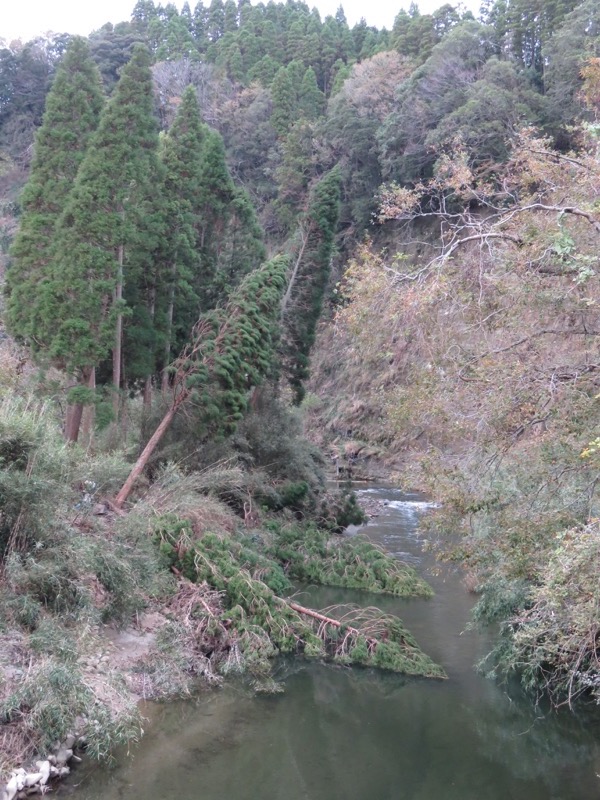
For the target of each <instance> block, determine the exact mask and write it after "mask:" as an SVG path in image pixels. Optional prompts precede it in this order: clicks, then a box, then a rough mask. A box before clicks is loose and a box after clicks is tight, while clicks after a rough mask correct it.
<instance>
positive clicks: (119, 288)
mask: <svg viewBox="0 0 600 800" xmlns="http://www.w3.org/2000/svg"><path fill="white" fill-rule="evenodd" d="M124 260H125V247H124V246H123V245H122V244H120V245H119V255H118V264H119V269H118V272H117V285H116V287H115V304H116V305H117V306H118V307H120V305H121V302H122V300H123V262H124ZM122 350H123V314H122V313H121V311H120V310H119V311H118V313H117V321H116V325H115V346H114V348H113V391H114V397H113V413H114V417H115V424H116V423H117V422H118V421H119V405H120V402H119V401H120V391H121V359H122Z"/></svg>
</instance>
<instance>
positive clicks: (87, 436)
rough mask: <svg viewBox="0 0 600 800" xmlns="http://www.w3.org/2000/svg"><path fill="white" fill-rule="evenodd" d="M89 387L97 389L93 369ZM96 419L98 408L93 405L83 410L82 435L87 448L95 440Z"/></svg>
mask: <svg viewBox="0 0 600 800" xmlns="http://www.w3.org/2000/svg"><path fill="white" fill-rule="evenodd" d="M88 387H89V388H90V389H92V390H93V389H95V388H96V369H95V367H92V370H91V372H90V377H89V379H88ZM95 417H96V407H95V406H94V404H93V403H90V404H89V405H86V407H85V408H84V410H83V417H82V421H81V433H82V438H83V442H84V445H85V447H91V446H92V442H93V438H94V420H95Z"/></svg>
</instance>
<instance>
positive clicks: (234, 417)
mask: <svg viewBox="0 0 600 800" xmlns="http://www.w3.org/2000/svg"><path fill="white" fill-rule="evenodd" d="M287 265H288V260H287V258H286V257H284V256H277V257H275V258H273V259H271V261H268V262H266V263H265V264H263V266H262V267H260V268H259V269H257V270H254V271H253V272H251V273H250V274H249V275H247V276H246V277H245V278H244V280H243V281H242V283H241V284H240V286H239V287H238V289H236V291H235V292H234V294H233V295H232V296H231V298H230V300H229V303H228V305H227V307H226V308H225V310H224V313H221V314H218V315H217V314H215V315H213V317H212V318H210V322H211V323H212V325H213V332H212V334H211V336H210V337H208V338H207V340H206V342H204V341H203V340H201V341H199V342H198V344H199V345H201V346H202V351H201V352H202V360H201V361H199V363H198V365H197V368H196V369H195V370H194V371H193V373H192V375H191V377H190V386H191V387H193V389H194V396H193V401H194V403H196V404H197V405H198V408H199V416H200V420H201V421H202V422H203V423H204V424H209V425H210V426H211V427H212V429H213V430H216V431H221V432H222V431H225V432H232V431H234V430H235V428H236V426H237V425H238V423H239V421H240V420H241V419H242V418H243V415H244V412H245V410H246V408H247V406H248V401H249V393H250V390H251V389H252V388H253V387H255V386H258V385H260V384H261V383H262V382H263V381H264V380H265V378H266V377H268V376H269V374H270V373H271V372H272V370H273V367H274V363H273V362H274V352H275V351H274V348H275V344H276V341H277V337H278V323H279V313H280V311H279V309H280V303H281V296H282V294H283V289H284V286H285V274H286V269H287Z"/></svg>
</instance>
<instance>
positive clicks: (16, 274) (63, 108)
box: [0, 0, 600, 759]
mask: <svg viewBox="0 0 600 800" xmlns="http://www.w3.org/2000/svg"><path fill="white" fill-rule="evenodd" d="M599 113H600V6H599V5H598V3H597V2H596V0H583V2H576V0H535V2H531V0H495V2H491V0H489V1H488V2H487V3H485V4H484V8H483V9H482V12H481V15H480V17H479V18H478V19H476V18H475V17H474V15H473V14H471V13H470V12H464V11H460V10H457V9H456V8H454V7H453V6H452V5H450V4H446V5H443V6H442V7H441V8H439V9H438V10H437V11H436V12H434V13H433V14H421V13H420V12H419V11H418V8H417V7H416V6H415V5H413V6H411V8H410V10H409V11H408V12H406V11H400V12H399V13H398V15H397V17H396V19H395V22H394V25H393V28H392V29H391V30H389V31H387V30H377V29H376V28H373V27H369V26H368V25H367V24H366V23H365V22H364V21H361V22H360V23H358V24H357V25H355V26H353V27H350V26H349V25H348V23H347V21H346V17H345V15H344V12H343V9H342V8H341V7H340V9H339V10H338V12H337V13H336V15H335V16H333V17H331V16H328V17H326V18H325V19H322V18H321V16H320V15H319V13H318V11H317V10H316V9H312V10H311V9H310V8H309V7H308V6H307V5H306V4H304V3H302V2H292V1H290V2H287V3H285V4H283V3H275V2H269V3H268V4H266V5H265V4H263V3H259V4H257V5H252V4H251V3H250V2H249V0H239V2H238V3H236V2H235V1H234V0H227V2H223V0H212V2H211V4H210V6H208V7H206V6H204V5H203V4H202V3H198V4H197V5H196V7H195V8H194V9H192V8H191V7H190V6H189V5H188V3H185V4H184V5H183V7H182V8H181V9H178V8H177V7H176V6H175V5H173V4H168V5H166V6H162V5H160V4H159V5H157V4H155V3H154V2H153V0H138V2H137V4H136V5H135V8H134V9H133V13H132V16H131V19H130V20H125V21H123V22H121V23H119V24H117V25H112V24H107V25H105V26H103V27H102V28H100V29H99V30H97V31H93V32H91V33H90V35H89V37H87V38H83V37H72V36H70V35H69V34H67V33H57V34H55V35H51V36H48V37H44V38H39V39H36V40H34V41H31V42H20V41H16V42H4V44H3V46H2V47H1V48H0V248H1V258H2V267H3V273H4V295H3V304H2V324H3V328H4V331H3V332H2V337H3V338H2V341H1V345H2V359H1V362H0V372H1V373H2V377H3V386H2V388H1V389H0V475H1V483H0V560H1V561H2V569H3V575H4V578H5V580H4V584H3V590H2V591H3V594H2V609H3V611H2V620H3V621H2V627H0V636H4V637H5V642H6V643H8V644H7V648H5V652H6V653H7V654H8V655H7V656H6V658H7V659H9V660H8V661H7V663H5V664H3V663H2V659H1V658H0V667H3V668H4V669H5V674H9V672H7V671H6V670H8V671H10V670H13V669H14V668H15V667H14V663H15V659H16V660H17V661H18V659H21V660H20V661H18V663H19V664H22V663H25V661H26V658H27V657H29V654H30V653H33V652H35V653H37V656H36V658H37V659H38V660H37V661H36V670H37V672H36V674H35V675H34V676H33V680H32V681H31V682H27V683H26V687H25V689H22V690H19V691H17V690H16V689H15V688H14V686H11V685H10V682H9V683H8V684H6V686H7V687H8V688H6V690H2V691H1V692H0V716H1V718H2V720H4V721H5V722H6V723H7V724H13V723H16V722H17V721H19V720H20V721H21V722H23V720H24V719H25V720H26V725H27V726H28V727H27V729H26V731H25V732H23V729H20V732H18V733H17V734H15V737H16V738H15V740H14V742H13V743H12V744H11V748H12V750H11V753H12V756H11V757H12V758H13V759H14V758H15V753H17V752H18V751H19V748H21V749H22V752H23V753H26V754H27V755H29V754H30V753H31V752H32V747H33V746H32V745H31V742H34V743H35V746H36V747H38V748H41V749H43V747H46V746H48V745H49V743H50V742H51V741H55V740H57V739H58V740H62V739H63V738H64V736H65V735H66V733H67V732H68V731H69V730H70V729H71V726H72V721H73V719H74V718H75V717H77V716H78V715H81V714H82V713H83V710H82V709H86V708H88V704H89V702H91V701H90V697H91V695H90V692H91V693H92V694H93V691H92V689H91V688H90V684H89V680H88V679H89V675H88V674H87V673H86V667H85V666H84V668H83V669H82V672H81V674H78V673H77V670H75V672H69V670H68V669H67V666H68V665H71V666H72V665H73V664H82V663H83V664H84V665H85V664H87V662H86V661H85V658H87V655H86V653H88V651H89V649H90V648H92V649H93V648H96V647H98V646H99V645H98V642H97V640H96V639H94V638H93V637H94V636H96V635H97V626H98V625H99V624H100V622H102V623H104V622H114V621H115V620H118V619H121V620H124V619H126V618H128V617H130V616H131V615H132V614H133V613H134V612H137V611H139V610H141V609H144V608H154V607H160V608H161V614H162V613H165V614H166V618H165V619H167V620H170V621H167V623H166V628H165V632H164V633H163V634H161V635H162V636H163V639H162V640H159V645H160V644H161V642H162V645H161V646H160V647H159V648H158V650H157V651H156V653H154V655H153V656H152V658H153V659H154V660H150V661H148V662H147V663H146V664H145V666H144V669H145V673H144V674H146V675H149V676H151V677H149V678H148V680H149V681H150V682H151V683H152V686H153V691H155V693H156V694H161V692H164V694H168V693H169V692H171V693H173V692H177V691H182V692H183V691H185V690H187V686H188V681H189V679H190V676H194V675H203V676H204V678H205V680H206V681H209V682H210V681H212V682H215V681H219V680H221V677H222V675H223V674H226V673H227V672H231V671H234V670H242V669H245V670H247V671H248V672H249V673H250V674H251V675H252V676H253V679H254V680H255V682H256V684H257V685H260V686H261V687H264V686H265V685H267V684H269V680H270V678H269V674H270V666H269V664H270V659H272V657H273V656H274V655H276V654H278V653H286V652H301V653H304V654H305V655H308V656H311V657H315V656H316V657H328V658H333V659H336V660H339V661H342V662H343V663H359V664H369V665H374V666H379V667H383V668H389V669H393V670H398V671H404V672H408V673H410V674H423V675H428V676H431V677H440V676H442V675H443V670H441V668H439V667H437V666H436V665H435V664H433V662H431V661H430V660H429V659H428V658H427V657H426V656H425V655H424V654H423V653H421V651H420V650H419V649H418V647H417V645H416V643H415V642H414V640H413V639H412V637H411V636H410V634H408V632H406V631H405V630H404V629H403V627H402V625H401V623H400V622H399V621H398V620H395V619H392V618H389V617H386V616H385V615H376V616H375V617H373V616H370V615H369V614H367V615H366V616H360V614H359V615H358V617H356V618H355V617H351V618H348V619H351V624H349V623H348V619H346V622H345V623H344V624H345V625H346V627H345V628H344V630H345V631H346V632H347V634H348V635H347V636H346V637H345V638H344V639H343V643H342V644H340V639H339V637H338V633H337V631H338V629H339V628H340V625H342V623H340V622H339V620H337V621H336V619H334V618H333V617H331V616H327V615H325V616H324V617H323V616H321V617H319V616H318V615H317V616H315V612H313V611H311V610H310V609H306V608H304V607H302V606H299V605H298V604H294V603H290V602H289V601H288V599H287V594H286V592H288V591H289V590H290V589H291V583H290V579H296V580H306V581H312V582H315V583H330V584H332V585H339V586H347V587H351V588H357V589H369V590H371V591H380V592H389V593H392V594H397V595H409V594H417V595H419V594H420V595H427V593H428V587H427V586H426V585H425V584H424V583H423V582H422V581H421V580H420V579H419V578H417V576H416V575H415V574H414V573H413V571H412V570H410V569H409V568H405V567H404V566H400V565H398V564H397V563H396V562H395V561H394V560H393V559H390V558H389V557H386V556H383V555H382V554H381V553H380V552H379V551H378V550H377V549H376V548H373V547H371V546H369V545H367V544H365V543H364V542H360V541H358V540H356V541H355V542H354V544H348V543H346V544H343V545H341V546H340V547H338V546H337V545H334V544H332V536H333V534H334V533H335V532H339V531H341V530H343V529H344V527H345V526H346V525H347V524H349V523H351V522H353V521H354V522H357V521H360V520H361V519H362V514H361V512H360V510H359V509H358V508H357V506H356V502H355V499H354V498H353V496H352V495H335V496H334V495H332V494H331V493H329V492H328V491H327V490H326V486H325V481H324V472H325V470H324V467H326V466H327V461H326V459H328V458H329V457H333V458H334V459H335V460H336V461H337V463H338V465H341V464H343V465H344V466H346V467H348V466H350V467H356V465H357V464H358V470H359V472H366V471H368V469H371V470H372V469H374V467H373V465H375V469H376V471H378V472H379V474H387V475H389V474H391V473H394V474H395V475H396V477H397V478H398V480H400V481H401V482H402V483H403V484H404V485H411V486H413V487H415V488H419V489H423V490H426V491H428V492H430V493H431V495H432V497H433V498H434V499H435V500H436V501H438V502H439V503H440V504H441V507H440V509H439V511H438V513H436V514H435V515H432V516H431V517H430V523H429V526H430V528H431V531H430V540H431V542H432V546H434V547H436V548H437V549H438V551H439V554H440V557H441V558H446V559H454V560H456V561H458V562H460V563H461V564H462V565H463V566H464V567H465V568H466V571H467V574H468V583H469V586H470V588H472V589H473V590H475V591H477V592H478V593H479V602H478V604H477V607H476V615H477V617H478V618H479V619H480V620H482V621H484V622H489V621H492V622H498V623H500V627H501V630H502V638H501V641H500V644H499V646H498V648H497V651H496V652H495V653H494V654H493V655H492V656H491V657H490V662H489V664H490V665H491V666H490V670H491V671H494V670H496V669H497V668H498V667H500V668H501V669H502V670H503V671H504V672H505V673H508V674H510V673H512V672H514V671H517V672H518V674H519V675H520V676H521V677H522V679H523V681H524V683H525V685H526V686H528V687H530V688H534V689H536V690H543V691H547V692H549V693H550V695H551V696H552V697H553V698H554V699H555V700H556V701H557V702H560V701H563V700H565V699H567V700H568V701H571V700H573V699H575V698H576V697H578V696H588V695H589V694H590V693H591V694H593V695H594V696H596V697H597V695H598V689H599V685H600V678H599V671H598V637H599V631H600V628H599V624H600V621H599V614H598V606H599V594H598V592H599V589H598V581H597V577H598V563H599V561H598V555H599V542H600V538H599V536H600V531H599V530H598V516H600V515H599V513H598V504H597V493H596V485H597V480H598V450H599V449H600V444H599V440H598V431H597V425H598V415H597V404H598V396H599V394H598V391H599V390H598V370H599V369H600V362H599V353H598V337H599V336H600V320H599V319H598V311H597V307H598V303H599V302H600V285H599V282H598V269H597V267H598V244H599V242H600V213H599V208H600V206H599V203H600V197H599V195H600V155H599V154H600V139H599V137H600V121H599V120H598V114H599ZM306 434H308V437H309V439H310V440H312V441H313V442H315V443H316V444H318V445H319V447H320V448H321V452H319V451H318V450H317V448H316V447H315V445H314V444H309V442H308V440H307V439H306V438H304V436H305V435H306ZM324 453H325V454H326V455H325V456H324V455H323V454H324ZM98 507H100V508H101V509H103V510H100V511H99V512H98V514H96V513H95V512H94V509H96V510H98ZM74 509H76V510H77V511H76V513H74V514H73V513H72V512H73V510H74ZM105 541H108V542H109V544H108V545H106V546H105ZM142 542H143V544H142ZM101 545H102V546H101ZM132 552H133V553H134V555H132ZM125 584H130V585H131V586H133V587H135V588H134V590H132V591H131V592H130V594H128V595H127V596H126V593H125V592H124V589H123V586H124V585H125ZM165 609H167V610H165ZM202 609H203V610H202ZM353 613H354V612H353ZM311 614H312V616H311ZM199 620H200V621H199ZM90 626H91V627H90ZM94 626H96V627H94ZM336 626H337V627H336ZM83 629H85V630H86V631H88V629H89V630H93V631H96V633H94V634H93V636H92V639H91V640H90V639H89V636H88V633H86V634H85V636H84V635H83V634H82V635H81V636H80V631H81V630H83ZM86 637H87V638H86ZM17 639H18V641H19V642H20V645H19V647H20V648H21V650H20V651H19V652H17V650H18V648H17V649H15V647H14V642H15V641H16V640H17ZM90 642H91V643H90ZM161 647H162V649H161ZM11 648H12V649H11ZM86 648H87V649H86ZM169 648H171V650H172V651H173V652H175V653H176V657H175V659H173V657H171V660H170V661H169V660H168V658H167V656H166V655H165V653H166V652H167V651H168V650H169ZM32 658H33V656H32ZM10 659H12V661H11V660H10ZM65 665H67V666H65ZM11 674H12V673H11ZM36 676H37V677H36ZM113 677H114V679H115V681H117V682H118V680H120V678H119V676H118V675H117V676H113ZM115 685H116V684H115ZM269 685H271V687H272V682H271V684H269ZM39 686H44V687H46V688H45V690H44V691H45V692H46V694H45V695H44V696H43V697H42V695H41V694H40V693H39V692H38V688H39ZM115 692H116V693H117V694H118V691H117V690H116V689H115ZM36 693H37V694H36ZM42 694H43V693H42ZM49 696H51V698H52V700H51V706H52V707H51V710H50V711H48V710H47V708H46V706H45V705H44V704H45V703H46V701H47V698H48V697H49ZM65 697H66V698H67V701H66V702H65V701H64V698H65ZM111 697H112V699H110V700H109V701H108V702H107V703H105V704H104V705H102V704H101V705H102V708H101V709H100V710H98V711H97V713H98V715H99V718H100V717H101V718H102V723H101V724H100V723H99V728H98V730H99V731H100V732H99V733H98V731H97V733H98V735H97V736H96V738H94V737H91V740H90V741H91V742H92V745H91V746H92V748H96V750H97V751H98V753H100V752H101V751H103V750H104V749H106V748H108V747H109V746H110V745H111V744H112V743H113V742H114V741H117V740H119V739H122V738H127V736H129V735H131V730H132V728H131V727H128V726H131V725H132V724H133V723H132V721H131V720H132V717H131V715H130V711H131V709H130V708H129V707H127V708H126V707H125V706H124V705H123V704H122V703H121V702H120V701H118V700H116V699H115V697H116V695H114V696H111ZM53 704H54V705H53ZM111 704H113V706H112V707H111ZM11 730H12V729H11ZM27 742H29V744H27ZM23 757H25V756H23Z"/></svg>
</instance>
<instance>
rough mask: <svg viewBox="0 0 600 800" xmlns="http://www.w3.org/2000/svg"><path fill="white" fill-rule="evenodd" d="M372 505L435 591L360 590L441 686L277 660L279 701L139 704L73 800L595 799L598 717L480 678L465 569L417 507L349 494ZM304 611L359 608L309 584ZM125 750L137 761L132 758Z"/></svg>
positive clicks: (381, 492)
mask: <svg viewBox="0 0 600 800" xmlns="http://www.w3.org/2000/svg"><path fill="white" fill-rule="evenodd" d="M359 498H360V500H361V502H362V500H363V498H368V499H369V500H376V501H378V502H381V503H382V505H383V504H384V503H385V505H383V508H384V509H385V511H382V513H381V514H380V516H379V517H378V518H377V519H376V520H372V521H370V522H369V524H368V526H367V529H366V530H367V533H368V535H369V537H370V538H372V539H373V541H375V542H376V543H378V544H380V545H382V546H384V547H386V549H388V550H389V552H391V553H394V554H397V555H398V556H399V557H402V558H403V559H405V560H409V561H410V563H411V564H413V565H414V566H415V567H416V568H417V569H418V571H419V572H420V573H421V574H423V575H425V576H426V577H427V579H428V580H429V581H430V582H431V584H432V586H433V587H434V589H435V592H436V594H435V596H434V597H433V598H430V599H427V600H419V599H408V600H398V599H394V598H388V597H382V596H381V595H377V596H374V595H362V596H361V599H363V600H364V602H367V603H368V602H370V601H373V602H377V603H378V604H381V605H382V606H383V608H384V609H385V610H386V611H388V612H389V613H395V614H399V615H400V616H402V618H403V619H404V620H405V621H406V622H407V624H408V625H409V627H410V628H411V629H412V630H414V631H415V632H418V636H419V639H420V641H422V643H423V645H424V647H425V648H426V649H428V650H429V651H430V652H432V653H434V654H435V657H436V658H437V659H438V660H440V662H441V663H442V664H443V665H444V667H445V668H446V671H447V673H448V675H449V680H448V681H444V682H440V683H438V682H436V683H432V682H428V681H423V680H422V679H419V678H407V677H405V676H401V675H393V674H386V673H382V672H380V671H376V670H371V669H367V670H362V669H361V670H349V669H347V668H344V667H339V666H326V665H323V664H320V663H318V662H317V663H315V662H307V661H303V660H302V659H293V660H289V659H284V660H282V661H280V662H279V664H278V667H277V670H276V677H277V680H278V681H279V682H281V683H282V684H283V685H284V688H285V691H284V692H283V693H282V694H278V695H274V696H258V697H257V696H255V695H253V694H252V693H251V692H249V691H248V689H247V687H244V686H243V685H241V684H235V683H234V684H229V685H228V686H227V687H224V688H223V689H220V690H219V691H218V692H216V693H211V694H208V695H206V694H204V695H202V696H201V697H200V698H198V700H197V701H191V702H185V703H178V702H176V703H174V704H167V705H163V704H161V705H159V706H157V705H154V704H151V705H146V706H145V709H144V714H145V715H147V716H148V718H149V720H150V722H149V725H148V731H147V735H146V736H145V737H144V740H143V741H142V742H140V744H139V745H136V746H135V747H134V748H133V750H132V753H131V754H129V755H128V754H126V753H125V752H123V753H122V754H119V753H118V754H117V767H116V769H115V770H112V771H106V770H102V769H98V768H94V767H93V765H92V764H91V763H90V762H88V763H87V765H85V767H84V768H83V769H81V768H78V769H77V771H76V774H75V775H74V776H73V777H72V779H69V781H68V782H67V785H66V787H65V789H66V790H69V787H70V785H71V782H73V783H77V785H78V788H77V796H78V797H79V798H81V800H100V798H102V800H117V798H119V800H134V798H135V797H138V796H140V795H143V796H144V797H145V798H146V800H160V798H163V797H164V796H166V794H168V793H171V792H173V793H176V795H177V797H179V798H181V800H193V798H194V797H197V796H198V794H199V793H201V794H202V797H203V798H206V800H218V798H222V797H227V798H229V800H245V798H247V797H262V798H265V800H306V798H307V797H310V798H311V800H328V799H329V800H330V798H338V797H344V798H346V799H347V800H368V799H369V798H372V797H378V798H379V797H381V798H383V797H399V798H403V800H404V799H406V800H435V798H439V797H443V798H444V800H480V799H481V797H486V798H489V800H504V799H505V798H506V797H519V798H521V797H527V798H530V799H531V800H548V798H552V800H558V798H560V800H589V798H590V797H594V796H596V795H597V792H598V784H599V781H598V778H597V777H596V772H598V771H600V770H598V765H599V764H600V719H599V718H598V714H597V710H596V711H594V710H593V709H588V710H587V712H586V711H585V710H584V709H580V711H579V712H578V713H577V714H572V713H569V712H567V713H556V712H551V711H550V710H547V709H545V708H544V706H543V705H539V706H535V704H534V703H533V702H532V699H531V698H528V697H526V696H524V695H523V694H522V693H521V692H520V691H519V689H518V687H515V686H511V687H506V686H504V687H502V686H498V685H497V684H496V683H494V682H493V681H490V680H489V679H486V678H485V677H483V676H481V675H478V674H477V672H476V671H475V670H474V668H473V665H474V663H475V662H476V661H477V660H478V659H479V658H480V657H481V656H482V655H483V654H484V653H485V652H486V651H487V650H488V649H489V647H490V645H491V641H490V639H489V638H488V637H487V636H485V635H483V636H482V635H481V634H480V633H478V632H476V631H474V630H471V629H468V627H467V626H468V621H469V616H470V611H471V607H472V604H473V601H474V598H473V596H472V595H470V594H469V593H468V592H466V591H465V589H464V587H463V585H462V579H461V576H460V573H458V572H456V573H455V572H453V571H452V570H447V569H444V570H440V569H439V565H438V564H436V561H435V558H434V557H433V556H432V555H431V554H429V553H427V552H424V551H423V544H424V542H423V538H422V534H419V531H418V526H419V521H420V520H422V519H423V514H425V513H427V508H426V506H424V505H423V502H424V500H423V498H422V497H420V496H417V495H414V494H409V495H406V494H404V493H402V492H400V491H398V490H392V489H390V488H389V487H380V486H375V485H373V486H370V487H368V488H363V489H359ZM300 599H301V602H304V603H306V604H307V605H315V606H319V607H322V606H325V605H331V604H334V603H346V602H348V601H349V599H354V600H356V599H357V595H356V593H354V592H349V591H348V590H344V589H339V588H326V587H320V588H316V587H314V588H311V589H304V594H302V595H301V597H300ZM131 756H133V757H131Z"/></svg>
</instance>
